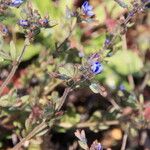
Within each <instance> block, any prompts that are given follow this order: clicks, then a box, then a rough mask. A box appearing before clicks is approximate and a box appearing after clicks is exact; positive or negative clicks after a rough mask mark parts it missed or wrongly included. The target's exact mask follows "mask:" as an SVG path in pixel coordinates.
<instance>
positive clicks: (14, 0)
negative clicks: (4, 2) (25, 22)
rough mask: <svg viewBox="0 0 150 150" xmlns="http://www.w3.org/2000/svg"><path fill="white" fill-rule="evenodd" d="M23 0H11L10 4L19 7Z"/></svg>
mask: <svg viewBox="0 0 150 150" xmlns="http://www.w3.org/2000/svg"><path fill="white" fill-rule="evenodd" d="M23 2H24V1H23V0H12V2H11V4H10V5H11V6H12V7H19V6H20V5H21V4H22V3H23Z"/></svg>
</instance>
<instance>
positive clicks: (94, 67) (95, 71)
mask: <svg viewBox="0 0 150 150" xmlns="http://www.w3.org/2000/svg"><path fill="white" fill-rule="evenodd" d="M91 71H92V73H93V74H95V75H96V74H99V73H101V72H102V71H103V66H102V64H101V63H100V62H94V63H93V64H92V65H91Z"/></svg>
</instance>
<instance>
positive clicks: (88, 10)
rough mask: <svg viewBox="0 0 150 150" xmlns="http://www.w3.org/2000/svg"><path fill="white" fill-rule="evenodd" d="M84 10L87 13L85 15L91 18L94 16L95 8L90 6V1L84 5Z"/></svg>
mask: <svg viewBox="0 0 150 150" xmlns="http://www.w3.org/2000/svg"><path fill="white" fill-rule="evenodd" d="M82 10H83V12H84V13H85V15H87V16H89V17H91V16H93V15H94V13H93V11H92V10H93V7H92V6H91V5H89V3H88V1H85V2H84V3H83V4H82Z"/></svg>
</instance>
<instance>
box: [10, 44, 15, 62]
mask: <svg viewBox="0 0 150 150" xmlns="http://www.w3.org/2000/svg"><path fill="white" fill-rule="evenodd" d="M10 55H11V58H12V60H15V59H16V46H15V44H14V42H13V41H11V42H10Z"/></svg>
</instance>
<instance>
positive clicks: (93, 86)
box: [89, 83, 99, 94]
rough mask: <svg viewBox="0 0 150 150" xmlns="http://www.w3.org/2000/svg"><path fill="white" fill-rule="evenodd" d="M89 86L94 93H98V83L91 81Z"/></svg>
mask: <svg viewBox="0 0 150 150" xmlns="http://www.w3.org/2000/svg"><path fill="white" fill-rule="evenodd" d="M89 88H90V89H91V90H92V91H93V92H94V93H96V94H97V93H99V85H98V84H96V83H92V84H91V85H90V86H89Z"/></svg>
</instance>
